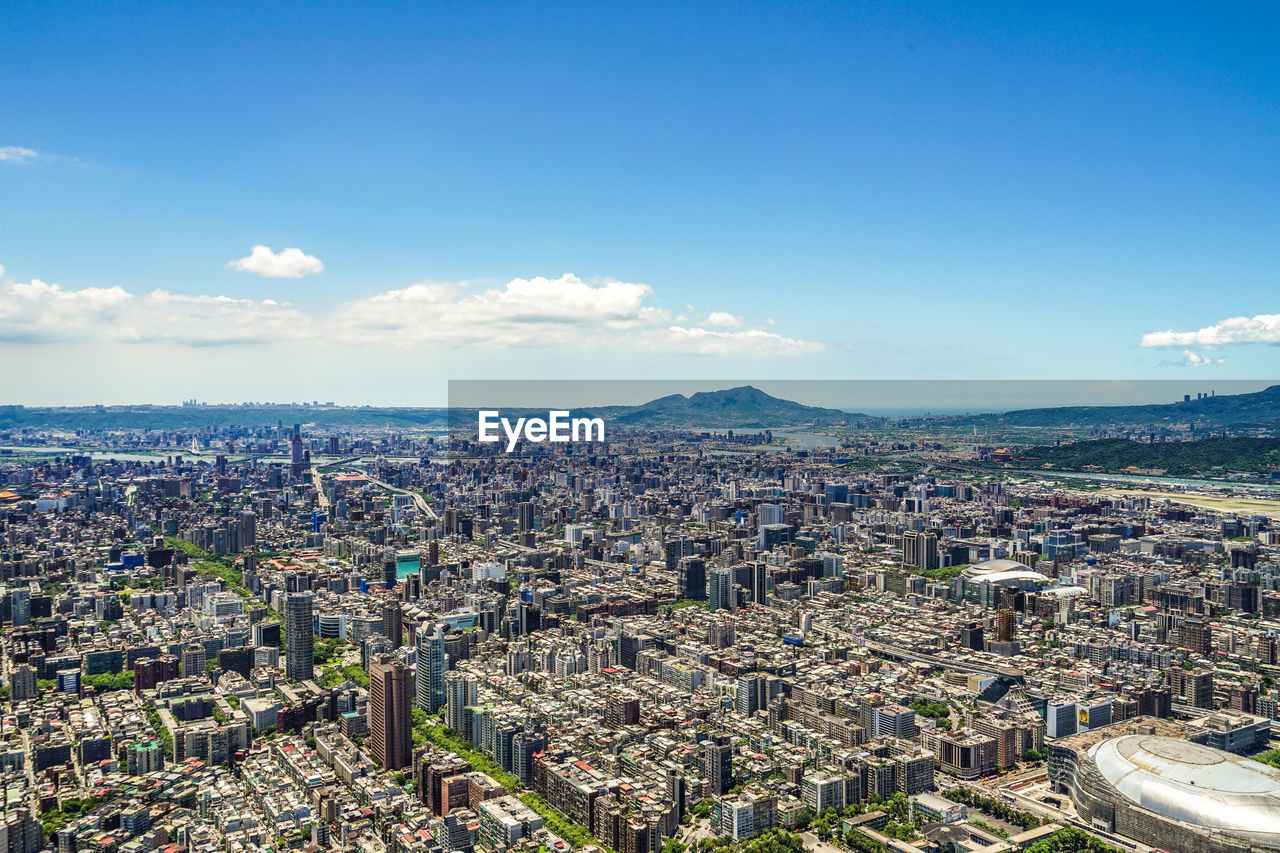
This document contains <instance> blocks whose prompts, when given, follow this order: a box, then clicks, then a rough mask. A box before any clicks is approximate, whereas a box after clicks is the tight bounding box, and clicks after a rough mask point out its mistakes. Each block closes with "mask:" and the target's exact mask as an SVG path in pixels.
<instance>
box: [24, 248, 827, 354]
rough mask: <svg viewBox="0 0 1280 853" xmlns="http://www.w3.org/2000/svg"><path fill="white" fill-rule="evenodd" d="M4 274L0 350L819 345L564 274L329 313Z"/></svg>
mask: <svg viewBox="0 0 1280 853" xmlns="http://www.w3.org/2000/svg"><path fill="white" fill-rule="evenodd" d="M266 251H268V252H270V250H266ZM287 251H289V250H286V252H287ZM295 251H296V250H295ZM284 255H285V252H281V253H280V255H279V256H273V257H277V258H278V257H283V256H284ZM251 257H252V256H251ZM317 263H319V262H318V261H317ZM2 276H3V268H2V267H0V342H8V343H26V344H41V343H59V342H67V341H79V342H97V341H108V342H117V343H126V344H145V343H167V344H176V345H183V346H189V347H209V346H229V345H241V344H264V343H269V342H273V341H311V342H314V343H318V344H323V345H325V346H332V345H334V344H341V345H345V346H347V347H390V348H394V349H398V350H416V349H465V348H484V349H531V348H546V347H562V346H563V347H573V348H575V349H591V348H599V349H609V350H613V351H619V352H626V351H632V352H637V351H638V352H648V353H674V354H682V355H690V354H692V355H714V356H731V355H782V356H787V355H801V354H805V353H811V352H815V351H818V350H821V349H822V348H823V344H822V343H820V342H817V341H808V340H801V339H797V338H789V337H786V336H784V335H781V334H778V333H776V332H773V331H765V330H762V329H750V328H738V327H732V326H733V324H730V323H727V322H726V321H725V320H724V319H723V318H726V317H727V318H732V320H733V321H734V322H735V323H736V324H737V326H741V325H742V320H741V318H739V317H737V316H736V315H732V314H727V313H725V312H712V313H711V314H710V315H708V321H707V325H708V326H709V325H718V326H722V327H723V326H731V327H730V328H706V327H703V326H696V325H693V326H691V325H687V322H686V321H683V320H680V319H678V318H675V317H673V316H672V314H671V313H670V312H669V311H667V310H666V309H664V308H662V307H660V306H658V305H656V304H654V292H653V289H652V288H651V287H649V285H647V284H637V283H629V282H622V281H615V280H612V279H604V280H599V281H585V280H583V279H581V278H579V277H578V276H576V275H573V274H571V273H567V274H565V275H562V276H560V277H559V278H546V277H541V276H539V277H534V278H527V279H526V278H516V279H512V280H511V281H509V282H507V283H506V284H505V285H501V286H493V287H487V288H485V289H476V288H473V287H471V286H468V285H466V284H457V283H449V282H431V281H425V282H419V283H417V284H413V285H410V286H408V287H405V288H400V289H396V290H387V291H383V292H380V293H374V294H372V295H370V296H366V297H363V298H360V299H355V300H352V301H349V302H347V303H345V304H342V305H340V306H338V307H337V308H336V309H334V310H332V311H311V310H307V309H305V308H302V307H299V306H295V305H291V304H288V303H279V302H275V301H274V300H270V299H265V300H253V299H234V298H231V297H227V296H206V295H188V294H177V293H171V292H169V291H166V290H153V291H151V292H149V293H141V294H135V293H131V292H129V291H127V290H125V289H124V288H122V287H119V286H114V287H109V288H101V287H87V288H83V289H81V290H72V289H67V288H64V287H62V286H60V285H57V284H48V283H46V282H43V281H41V280H39V279H32V280H31V281H30V282H27V283H21V282H12V281H10V282H6V281H4V280H3V279H2ZM717 317H719V318H720V319H718V320H717V319H716V318H717Z"/></svg>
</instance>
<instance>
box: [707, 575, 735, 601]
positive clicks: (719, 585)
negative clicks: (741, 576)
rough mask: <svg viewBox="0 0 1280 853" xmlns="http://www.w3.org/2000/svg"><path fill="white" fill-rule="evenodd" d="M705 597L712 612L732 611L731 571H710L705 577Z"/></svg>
mask: <svg viewBox="0 0 1280 853" xmlns="http://www.w3.org/2000/svg"><path fill="white" fill-rule="evenodd" d="M707 597H708V600H709V601H710V603H711V609H712V610H733V609H734V605H735V604H736V603H737V602H736V601H735V600H734V594H733V569H712V570H711V574H710V575H708V577H707Z"/></svg>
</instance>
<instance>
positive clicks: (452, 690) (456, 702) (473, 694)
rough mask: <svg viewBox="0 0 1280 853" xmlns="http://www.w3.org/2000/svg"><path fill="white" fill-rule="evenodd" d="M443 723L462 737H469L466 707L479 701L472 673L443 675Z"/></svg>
mask: <svg viewBox="0 0 1280 853" xmlns="http://www.w3.org/2000/svg"><path fill="white" fill-rule="evenodd" d="M444 695H445V706H444V724H445V725H446V726H448V727H449V728H451V729H453V730H454V731H455V732H457V733H458V734H459V735H461V736H462V737H463V738H464V739H466V740H470V739H471V714H470V712H469V711H467V708H470V707H471V706H473V705H475V704H477V703H478V702H479V701H480V698H479V689H478V682H477V680H476V677H475V676H474V675H468V674H467V673H464V672H450V673H447V674H446V675H445V677H444Z"/></svg>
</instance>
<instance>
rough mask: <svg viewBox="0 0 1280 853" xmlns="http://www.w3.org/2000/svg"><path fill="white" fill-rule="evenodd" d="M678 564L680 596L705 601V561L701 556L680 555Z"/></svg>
mask: <svg viewBox="0 0 1280 853" xmlns="http://www.w3.org/2000/svg"><path fill="white" fill-rule="evenodd" d="M678 565H679V567H680V571H679V581H680V597H681V598H689V599H692V600H694V601H706V599H707V563H706V561H705V560H703V559H702V558H701V557H681V558H680V561H679V563H678Z"/></svg>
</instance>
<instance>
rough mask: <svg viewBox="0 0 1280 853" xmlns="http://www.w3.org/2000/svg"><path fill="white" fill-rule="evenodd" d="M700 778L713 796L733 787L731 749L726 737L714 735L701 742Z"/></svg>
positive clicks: (726, 791)
mask: <svg viewBox="0 0 1280 853" xmlns="http://www.w3.org/2000/svg"><path fill="white" fill-rule="evenodd" d="M702 777H703V778H704V779H706V780H707V785H708V787H709V788H710V789H711V793H712V794H713V795H717V796H718V795H720V794H725V793H728V791H729V788H731V787H732V786H733V747H732V746H731V745H730V744H729V736H728V735H715V736H714V737H712V738H711V739H710V740H707V741H705V742H703V744H702Z"/></svg>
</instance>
